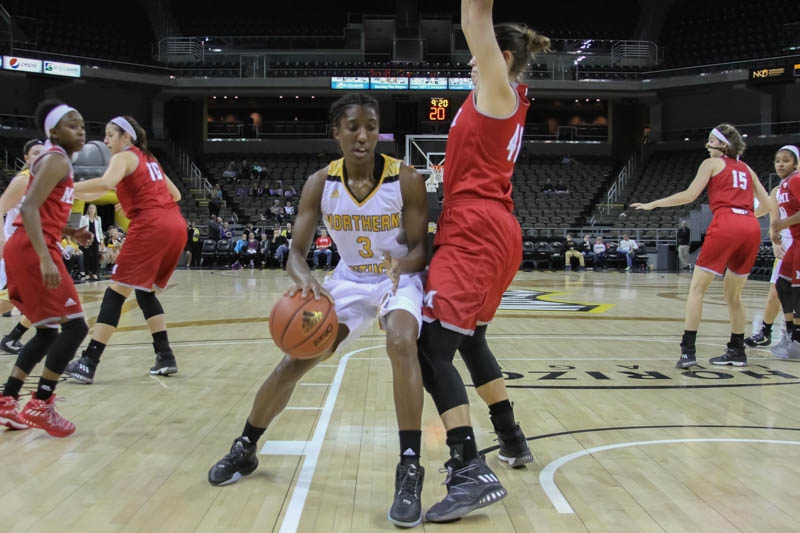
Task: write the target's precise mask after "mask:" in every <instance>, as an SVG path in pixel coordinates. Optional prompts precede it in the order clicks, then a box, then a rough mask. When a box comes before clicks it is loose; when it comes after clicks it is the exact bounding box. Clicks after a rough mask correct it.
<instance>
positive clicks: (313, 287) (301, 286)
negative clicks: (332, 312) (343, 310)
mask: <svg viewBox="0 0 800 533" xmlns="http://www.w3.org/2000/svg"><path fill="white" fill-rule="evenodd" d="M297 291H300V295H301V296H302V297H303V298H305V297H306V296H307V295H308V293H309V291H310V292H313V293H314V299H315V300H319V297H320V296H325V297H326V298H328V299H329V300H330V301H331V302H332V301H333V297H332V296H331V295H330V294H328V291H326V290H325V289H323V288H322V285H320V284H319V281H317V280H316V278H315V277H314V276H312V275H311V272H309V273H308V275H307V276H305V277H304V278H303V279H302V280H300V281H299V282H298V283H297V284H296V285H295V286H294V287H292V288H290V289H289V290H288V291H286V294H288V295H289V296H294V295H295V293H296V292H297Z"/></svg>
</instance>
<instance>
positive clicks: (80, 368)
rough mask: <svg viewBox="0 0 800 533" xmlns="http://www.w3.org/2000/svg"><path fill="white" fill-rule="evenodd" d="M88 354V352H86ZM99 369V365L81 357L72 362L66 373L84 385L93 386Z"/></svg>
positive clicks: (65, 370)
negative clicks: (96, 371)
mask: <svg viewBox="0 0 800 533" xmlns="http://www.w3.org/2000/svg"><path fill="white" fill-rule="evenodd" d="M84 353H86V352H84ZM96 369H97V363H95V362H94V361H92V360H91V359H89V358H88V357H86V356H85V355H81V357H80V359H75V360H73V361H70V362H69V364H68V365H67V368H66V369H64V373H65V374H66V375H68V376H69V377H71V378H72V379H74V380H75V381H77V382H78V383H83V384H84V385H91V384H92V383H94V372H95V370H96Z"/></svg>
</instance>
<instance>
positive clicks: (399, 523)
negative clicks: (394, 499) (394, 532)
mask: <svg viewBox="0 0 800 533" xmlns="http://www.w3.org/2000/svg"><path fill="white" fill-rule="evenodd" d="M386 518H388V519H389V522H391V523H392V524H394V525H396V526H397V527H406V528H408V527H417V526H418V525H420V524H421V523H422V509H420V511H419V518H417V519H416V520H415V521H413V522H403V521H401V520H397V519H396V518H392V510H391V509H389V512H388V513H387V515H386Z"/></svg>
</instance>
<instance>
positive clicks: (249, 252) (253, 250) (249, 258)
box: [241, 231, 259, 268]
mask: <svg viewBox="0 0 800 533" xmlns="http://www.w3.org/2000/svg"><path fill="white" fill-rule="evenodd" d="M258 246H259V243H258V240H257V239H256V234H255V233H253V232H252V231H251V232H250V233H248V234H247V247H246V248H245V250H244V253H243V254H242V257H243V260H242V261H241V262H242V266H245V267H246V266H249V267H250V268H255V266H256V263H258Z"/></svg>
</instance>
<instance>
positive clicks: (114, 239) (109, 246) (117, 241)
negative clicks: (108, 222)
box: [100, 226, 123, 269]
mask: <svg viewBox="0 0 800 533" xmlns="http://www.w3.org/2000/svg"><path fill="white" fill-rule="evenodd" d="M122 243H123V239H122V236H121V235H120V234H119V231H118V230H117V228H115V227H114V226H111V227H110V228H108V231H107V232H106V238H105V249H104V251H103V256H102V260H101V262H100V268H101V269H103V268H109V269H110V268H111V265H113V264H114V263H115V262H116V261H117V256H118V255H119V251H120V249H121V248H122Z"/></svg>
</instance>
